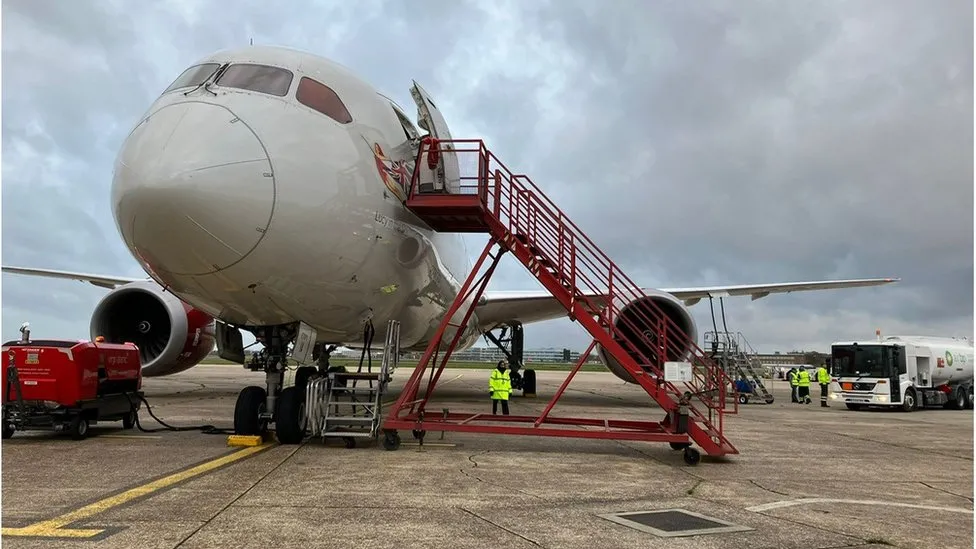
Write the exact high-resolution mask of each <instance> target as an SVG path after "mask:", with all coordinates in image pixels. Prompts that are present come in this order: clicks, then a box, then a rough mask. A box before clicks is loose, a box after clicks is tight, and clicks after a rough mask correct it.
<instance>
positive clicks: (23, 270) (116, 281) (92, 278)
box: [0, 267, 149, 290]
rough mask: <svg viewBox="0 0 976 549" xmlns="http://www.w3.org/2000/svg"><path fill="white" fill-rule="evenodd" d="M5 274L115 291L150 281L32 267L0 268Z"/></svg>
mask: <svg viewBox="0 0 976 549" xmlns="http://www.w3.org/2000/svg"><path fill="white" fill-rule="evenodd" d="M0 269H2V270H3V272H5V273H17V274H22V275H31V276H45V277H48V278H66V279H68V280H80V281H82V282H88V283H90V284H93V285H95V286H99V287H101V288H108V289H110V290H111V289H114V288H116V287H118V286H121V285H123V284H128V283H129V282H139V281H141V280H149V279H148V278H127V277H122V276H106V275H99V274H89V273H75V272H70V271H57V270H54V269H35V268H32V267H0Z"/></svg>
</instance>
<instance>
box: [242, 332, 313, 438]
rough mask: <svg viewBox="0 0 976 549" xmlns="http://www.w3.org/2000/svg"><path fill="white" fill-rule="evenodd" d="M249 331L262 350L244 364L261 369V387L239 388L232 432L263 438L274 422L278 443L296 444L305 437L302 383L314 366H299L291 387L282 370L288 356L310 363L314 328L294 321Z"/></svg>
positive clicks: (303, 383) (249, 367) (303, 388)
mask: <svg viewBox="0 0 976 549" xmlns="http://www.w3.org/2000/svg"><path fill="white" fill-rule="evenodd" d="M253 332H254V334H255V337H256V339H257V340H258V341H259V342H260V343H263V344H264V349H262V350H261V351H260V352H258V353H255V354H254V355H253V357H252V358H251V360H250V361H249V362H247V363H246V364H245V365H244V367H245V368H247V369H249V370H251V371H263V372H264V374H265V387H260V386H257V385H251V386H248V387H245V388H244V389H243V390H241V392H240V394H239V395H238V396H237V404H236V405H235V406H234V433H235V434H238V435H251V436H253V435H258V436H262V437H263V436H265V434H266V432H267V430H268V426H269V425H270V424H272V423H274V424H275V431H276V434H277V436H278V440H279V442H281V443H282V444H298V443H300V442H301V441H302V440H303V439H304V438H305V427H306V426H305V410H304V405H305V382H307V381H308V378H309V375H310V374H311V373H314V370H315V368H307V367H304V368H299V369H298V372H297V373H296V375H295V385H294V386H292V387H284V382H285V369H286V365H287V362H288V360H289V359H291V360H294V361H296V362H298V363H299V364H307V363H308V362H310V360H311V358H312V350H313V347H314V345H315V330H314V329H312V328H311V327H309V326H308V325H306V324H304V323H296V324H289V325H283V326H264V327H258V328H254V329H253ZM330 351H331V348H330V349H328V350H327V351H325V352H330Z"/></svg>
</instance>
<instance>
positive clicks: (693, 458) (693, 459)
mask: <svg viewBox="0 0 976 549" xmlns="http://www.w3.org/2000/svg"><path fill="white" fill-rule="evenodd" d="M682 457H684V459H685V463H687V464H688V465H691V466H695V465H698V462H699V461H701V453H699V452H698V450H695V449H694V448H692V447H690V446H689V447H687V448H685V454H684V456H682Z"/></svg>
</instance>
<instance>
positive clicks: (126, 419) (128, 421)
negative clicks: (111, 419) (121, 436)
mask: <svg viewBox="0 0 976 549" xmlns="http://www.w3.org/2000/svg"><path fill="white" fill-rule="evenodd" d="M135 426H136V411H135V410H132V411H131V412H129V413H128V414H125V415H124V416H122V428H123V429H131V428H133V427H135Z"/></svg>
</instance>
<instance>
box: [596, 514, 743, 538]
mask: <svg viewBox="0 0 976 549" xmlns="http://www.w3.org/2000/svg"><path fill="white" fill-rule="evenodd" d="M597 516H599V517H600V518H604V519H607V520H609V521H612V522H616V523H617V524H620V525H623V526H627V527H630V528H633V529H635V530H640V531H641V532H646V533H648V534H654V535H655V536H658V537H662V538H674V537H680V536H698V535H701V534H728V533H730V532H748V531H750V530H752V528H749V527H748V526H738V525H735V524H732V523H731V522H726V521H724V520H721V519H717V518H714V517H706V516H705V515H702V514H699V513H695V512H693V511H688V510H685V509H659V510H656V511H633V512H630V513H610V514H605V515H597Z"/></svg>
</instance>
